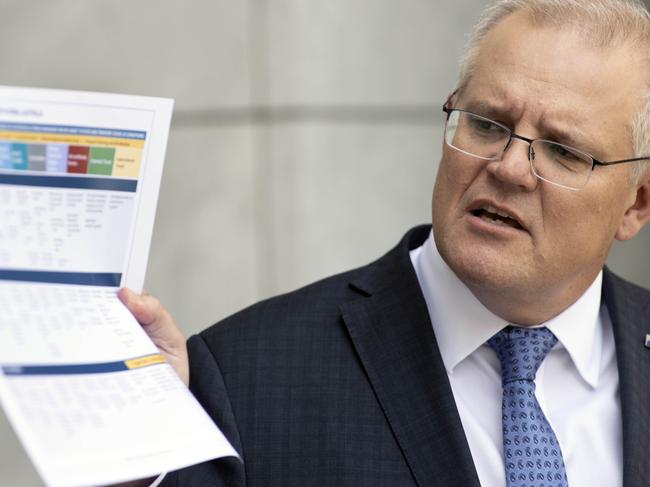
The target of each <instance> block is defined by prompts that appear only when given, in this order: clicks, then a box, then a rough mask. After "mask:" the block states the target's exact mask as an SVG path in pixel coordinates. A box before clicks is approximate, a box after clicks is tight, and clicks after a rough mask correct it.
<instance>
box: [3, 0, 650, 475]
mask: <svg viewBox="0 0 650 487" xmlns="http://www.w3.org/2000/svg"><path fill="white" fill-rule="evenodd" d="M484 4H485V1H484V0H455V1H442V2H434V1H432V0H400V1H395V0H329V1H319V0H247V1H245V0H231V1H228V0H191V1H184V2H180V1H177V2H172V1H164V0H136V1H130V2H126V1H124V0H123V1H108V0H103V1H99V0H92V1H91V0H86V1H84V0H49V1H47V2H36V1H31V2H30V1H25V0H20V1H19V0H16V1H10V0H0V5H1V6H2V10H1V15H0V66H1V69H0V84H13V85H26V86H43V87H57V88H69V89H82V90H96V91H113V92H124V93H134V94H147V95H155V96H168V97H173V98H175V99H176V111H175V115H174V121H173V126H172V131H171V136H170V141H169V149H168V155H167V162H166V168H165V175H164V178H163V184H162V192H161V197H160V204H159V210H158V217H157V221H156V230H155V234H154V241H153V245H152V254H151V258H150V262H149V272H148V277H147V287H148V289H149V290H150V292H151V293H152V294H155V295H157V296H159V297H160V298H161V300H162V301H163V302H164V303H165V304H166V305H167V306H168V308H169V309H170V310H171V311H172V312H173V314H174V315H175V316H176V318H177V320H178V322H179V324H180V325H181V327H182V328H183V329H184V330H185V332H186V333H188V334H189V333H193V332H196V331H198V330H200V329H202V328H203V327H205V326H207V325H209V324H211V323H213V322H214V321H216V320H218V319H219V318H221V317H224V316H226V315H227V314H229V313H232V312H233V311H235V310H237V309H239V308H241V307H243V306H245V305H247V304H249V303H251V302H253V301H256V300H258V299H261V298H264V297H267V296H270V295H273V294H276V293H278V292H283V291H287V290H290V289H293V288H295V287H297V286H301V285H303V284H306V283H307V282H310V281H313V280H315V279H318V278H320V277H323V276H326V275H328V274H332V273H335V272H338V271H342V270H344V269H346V268H349V267H351V266H357V265H361V264H364V263H366V262H368V261H370V260H372V259H374V258H376V257H378V256H379V255H381V254H382V253H383V252H385V251H386V250H387V249H388V248H389V247H390V246H392V245H393V244H394V243H395V242H396V241H397V239H398V238H399V237H400V236H401V235H402V233H403V232H404V231H405V230H406V229H407V228H408V227H409V226H411V225H414V224H417V223H423V222H427V221H428V220H429V200H430V193H431V188H432V184H433V180H434V177H435V172H436V167H437V162H438V159H439V156H440V147H441V129H442V123H443V117H442V112H441V110H440V106H441V104H442V102H443V101H444V100H445V98H446V95H447V93H448V91H449V90H450V89H451V88H452V87H453V84H454V80H455V77H456V65H457V61H456V60H457V58H458V55H459V53H460V51H461V47H462V44H463V42H464V39H465V38H464V33H466V32H467V31H468V29H469V28H470V26H471V25H472V23H473V21H474V20H475V18H476V16H477V14H478V11H479V10H480V8H481V7H482V6H483V5H484ZM649 243H650V232H649V231H647V230H646V231H645V232H644V233H643V235H641V236H640V237H638V238H637V239H636V240H635V241H632V242H630V243H629V244H625V245H624V246H617V247H616V248H615V250H614V253H613V257H612V260H611V265H612V267H614V268H615V269H616V270H619V271H620V272H622V273H623V274H624V275H626V276H628V277H629V278H631V279H632V280H635V281H637V282H640V283H644V284H645V285H650V263H648V259H647V248H648V244H649ZM0 485H12V486H13V485H16V486H29V485H40V483H39V481H38V479H37V477H36V474H35V472H34V470H33V468H32V467H31V466H30V465H29V462H28V460H27V459H26V457H25V454H24V453H23V451H22V448H21V447H20V445H19V444H18V443H17V441H16V439H15V437H14V435H13V433H12V432H11V429H10V428H9V427H8V425H7V423H6V419H5V418H4V417H0Z"/></svg>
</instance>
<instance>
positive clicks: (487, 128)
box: [471, 117, 503, 132]
mask: <svg viewBox="0 0 650 487" xmlns="http://www.w3.org/2000/svg"><path fill="white" fill-rule="evenodd" d="M471 124H472V127H473V128H474V130H478V131H481V132H503V128H502V127H500V126H499V125H497V124H496V123H494V122H492V121H490V120H484V119H482V118H477V117H472V121H471Z"/></svg>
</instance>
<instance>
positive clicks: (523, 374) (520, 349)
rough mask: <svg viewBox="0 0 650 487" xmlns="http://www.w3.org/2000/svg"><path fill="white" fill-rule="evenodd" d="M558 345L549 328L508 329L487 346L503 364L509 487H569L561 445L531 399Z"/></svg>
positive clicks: (537, 405) (504, 430) (504, 425)
mask: <svg viewBox="0 0 650 487" xmlns="http://www.w3.org/2000/svg"><path fill="white" fill-rule="evenodd" d="M556 343H557V338H556V337H555V335H553V333H552V332H551V331H550V330H549V329H548V328H517V327H513V326H508V327H507V328H504V329H503V330H501V331H500V332H499V333H497V334H496V335H494V336H493V337H492V338H490V339H489V340H488V344H489V345H490V346H491V347H492V348H493V349H494V351H495V352H496V353H497V356H498V357H499V361H500V362H501V378H502V381H503V453H504V455H505V458H504V460H505V467H506V482H507V485H508V487H568V485H569V483H568V481H567V477H566V471H565V469H564V460H562V451H561V450H560V444H559V443H558V441H557V438H556V437H555V433H553V429H552V428H551V425H550V424H548V421H547V420H546V417H545V416H544V413H543V412H542V409H541V408H540V407H539V403H538V402H537V398H536V397H535V375H536V374H537V369H539V366H540V365H541V363H542V361H543V360H544V358H545V357H546V354H548V352H549V351H550V350H551V349H552V348H553V346H554V345H555V344H556Z"/></svg>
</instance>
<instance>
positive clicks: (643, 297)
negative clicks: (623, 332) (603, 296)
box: [603, 268, 650, 309]
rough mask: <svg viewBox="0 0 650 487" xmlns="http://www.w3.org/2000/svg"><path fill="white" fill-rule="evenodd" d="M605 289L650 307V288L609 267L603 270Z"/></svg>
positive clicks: (616, 295)
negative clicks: (622, 275) (627, 278)
mask: <svg viewBox="0 0 650 487" xmlns="http://www.w3.org/2000/svg"><path fill="white" fill-rule="evenodd" d="M603 288H604V291H605V292H606V293H607V294H609V295H613V296H614V297H616V298H618V299H619V300H620V299H625V301H633V302H635V303H639V304H640V305H641V306H642V307H643V308H644V309H645V308H648V307H650V290H649V289H646V288H644V287H642V286H639V285H638V284H635V283H633V282H630V281H628V280H626V279H624V278H622V277H621V276H619V275H617V274H615V273H613V272H612V271H611V270H609V269H608V268H605V269H604V272H603Z"/></svg>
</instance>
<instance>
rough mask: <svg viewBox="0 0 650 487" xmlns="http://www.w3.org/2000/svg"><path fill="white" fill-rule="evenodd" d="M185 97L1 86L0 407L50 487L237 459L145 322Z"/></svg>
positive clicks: (122, 478)
mask: <svg viewBox="0 0 650 487" xmlns="http://www.w3.org/2000/svg"><path fill="white" fill-rule="evenodd" d="M172 105H173V102H172V100H168V99H161V98H150V97H135V96H126V95H113V94H100V93H86V92H71V91H58V90H43V89H27V88H12V87H0V401H1V402H2V406H3V407H4V409H5V412H6V414H7V417H8V418H9V420H10V421H11V423H12V425H13V427H14V429H15V430H16V433H17V434H18V437H19V438H20V440H21V441H22V443H23V445H24V446H25V449H26V451H27V453H28V455H29V456H30V458H31V459H32V461H33V463H34V465H35V467H36V469H37V471H38V472H39V474H40V475H41V477H42V479H43V481H44V482H45V483H46V484H47V485H51V486H86V485H103V484H109V483H116V482H122V481H126V480H130V479H136V478H147V477H151V476H157V475H158V474H159V473H161V472H165V471H170V470H174V469H178V468H181V467H184V466H187V465H192V464H195V463H200V462H203V461H207V460H210V459H213V458H218V457H222V456H237V454H236V452H235V451H234V449H233V448H232V446H231V445H230V444H229V443H228V441H227V440H226V439H225V438H224V436H223V435H222V434H221V432H220V431H219V429H218V428H217V427H216V426H215V424H214V423H213V422H212V420H211V419H210V417H209V416H208V415H207V413H205V411H204V410H203V409H202V408H201V406H200V405H199V404H198V402H197V401H196V400H195V399H194V397H193V396H192V394H191V393H190V392H189V390H188V389H187V388H186V387H185V385H184V384H183V383H182V381H181V380H180V379H179V378H178V376H177V375H176V374H175V372H174V371H173V369H172V368H171V366H170V365H169V364H167V363H166V362H165V359H164V357H163V356H162V355H161V354H160V353H159V351H158V350H157V348H156V347H155V345H154V344H153V343H152V342H151V341H150V340H149V338H148V337H147V335H146V333H144V331H143V330H142V328H141V327H140V325H139V324H138V323H137V321H136V320H135V319H134V318H133V316H132V315H131V314H130V313H129V311H128V310H127V309H126V308H125V307H124V305H122V303H121V302H120V300H119V299H118V297H117V291H118V289H119V288H120V287H122V286H127V287H130V288H131V289H133V290H135V291H136V292H139V291H141V289H142V285H143V282H144V275H145V267H146V262H147V258H148V252H149V245H150V241H151V234H152V230H153V222H154V215H155V209H156V202H157V198H158V190H159V187H160V179H161V175H162V167H163V160H164V155H165V148H166V144H167V136H168V132H169V124H170V120H171V112H172Z"/></svg>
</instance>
